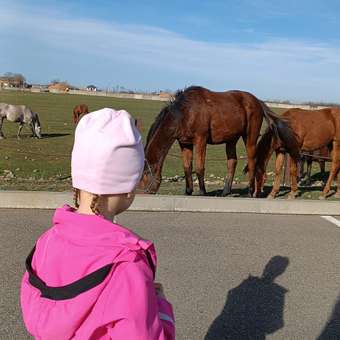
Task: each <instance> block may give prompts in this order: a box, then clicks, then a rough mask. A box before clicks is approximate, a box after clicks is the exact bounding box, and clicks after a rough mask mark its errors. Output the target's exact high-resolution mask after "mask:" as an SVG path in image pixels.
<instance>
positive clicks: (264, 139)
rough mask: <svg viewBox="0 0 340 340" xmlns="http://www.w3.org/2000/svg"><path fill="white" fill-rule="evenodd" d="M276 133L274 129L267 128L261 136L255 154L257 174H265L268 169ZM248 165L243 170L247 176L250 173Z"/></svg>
mask: <svg viewBox="0 0 340 340" xmlns="http://www.w3.org/2000/svg"><path fill="white" fill-rule="evenodd" d="M273 137H274V132H273V130H272V129H270V128H267V129H266V131H265V132H264V134H263V135H262V136H261V138H260V140H259V142H258V143H257V145H256V153H255V159H256V163H255V169H256V172H258V171H261V172H264V171H265V170H266V167H267V163H268V161H269V158H270V156H271V154H272V152H273V151H274V148H273V143H274V142H275V141H274V140H273ZM248 170H249V169H248V163H247V164H246V166H245V167H244V169H243V173H244V174H246V173H247V172H248Z"/></svg>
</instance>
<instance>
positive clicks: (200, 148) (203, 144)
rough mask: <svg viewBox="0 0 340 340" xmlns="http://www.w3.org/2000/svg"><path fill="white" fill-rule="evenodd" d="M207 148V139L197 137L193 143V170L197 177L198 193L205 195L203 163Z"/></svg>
mask: <svg viewBox="0 0 340 340" xmlns="http://www.w3.org/2000/svg"><path fill="white" fill-rule="evenodd" d="M206 150H207V141H206V140H205V139H204V138H198V139H197V140H196V143H195V171H196V175H197V178H198V184H199V187H200V195H205V194H206V190H205V184H204V171H205V168H204V163H205V154H206Z"/></svg>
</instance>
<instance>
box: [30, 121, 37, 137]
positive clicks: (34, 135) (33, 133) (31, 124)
mask: <svg viewBox="0 0 340 340" xmlns="http://www.w3.org/2000/svg"><path fill="white" fill-rule="evenodd" d="M30 127H31V130H32V137H36V133H35V130H34V124H33V122H30Z"/></svg>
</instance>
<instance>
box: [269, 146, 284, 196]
mask: <svg viewBox="0 0 340 340" xmlns="http://www.w3.org/2000/svg"><path fill="white" fill-rule="evenodd" d="M284 160H285V154H284V153H283V152H280V151H278V152H276V161H275V180H274V184H273V188H272V191H271V193H270V194H269V195H268V198H275V196H276V194H277V193H278V192H279V190H280V183H281V173H282V168H283V164H284Z"/></svg>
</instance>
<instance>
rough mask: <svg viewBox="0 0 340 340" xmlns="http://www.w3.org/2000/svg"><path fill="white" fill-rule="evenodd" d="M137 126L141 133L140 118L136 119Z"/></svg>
mask: <svg viewBox="0 0 340 340" xmlns="http://www.w3.org/2000/svg"><path fill="white" fill-rule="evenodd" d="M135 125H136V128H137V129H138V131H139V132H142V120H141V119H140V118H137V119H135Z"/></svg>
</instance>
